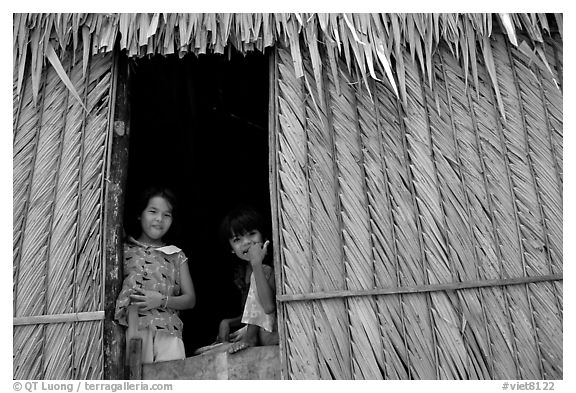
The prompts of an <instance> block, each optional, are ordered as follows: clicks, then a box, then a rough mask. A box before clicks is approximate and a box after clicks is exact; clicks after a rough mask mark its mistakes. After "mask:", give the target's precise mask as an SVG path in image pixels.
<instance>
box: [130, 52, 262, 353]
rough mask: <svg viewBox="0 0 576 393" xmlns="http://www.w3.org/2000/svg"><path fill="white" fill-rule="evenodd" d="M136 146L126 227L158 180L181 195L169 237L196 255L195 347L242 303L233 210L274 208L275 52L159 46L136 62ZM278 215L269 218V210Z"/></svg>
mask: <svg viewBox="0 0 576 393" xmlns="http://www.w3.org/2000/svg"><path fill="white" fill-rule="evenodd" d="M130 74H131V77H130V103H131V104H130V105H131V115H130V117H131V120H130V122H131V126H130V148H129V149H130V153H129V162H128V179H127V185H126V199H125V217H124V223H125V231H126V233H127V234H134V235H137V234H138V233H139V228H134V223H135V219H134V218H135V217H136V216H137V215H138V213H139V212H135V211H134V206H135V201H136V200H137V198H138V195H139V194H140V192H141V191H142V190H143V189H144V188H146V187H148V186H150V185H163V186H166V187H169V188H171V189H172V190H173V191H174V192H175V194H176V196H177V199H178V211H177V213H176V214H177V216H176V217H175V220H174V224H173V225H174V228H173V229H174V231H172V233H173V236H172V238H171V239H167V240H169V241H170V242H171V243H172V244H174V245H176V246H178V247H180V248H181V249H182V250H183V251H184V253H185V254H186V256H187V257H188V265H189V268H190V273H191V276H192V280H193V282H194V286H195V290H196V306H195V308H194V309H192V310H185V311H181V312H180V317H181V319H182V321H183V322H184V332H183V339H184V344H185V347H186V356H187V357H189V356H192V354H193V352H194V350H195V349H197V348H199V347H202V346H205V345H210V344H212V343H214V341H215V339H216V336H217V333H218V326H219V322H220V321H221V320H222V319H223V318H232V317H235V316H238V315H240V314H241V313H242V309H241V305H240V303H241V299H240V292H239V291H238V290H237V289H236V287H235V285H234V283H233V280H234V278H233V271H234V263H235V261H233V259H232V255H231V253H230V252H229V250H228V249H223V248H224V247H222V245H221V244H220V243H219V239H218V227H219V224H220V222H221V220H222V218H223V217H224V215H225V214H226V213H227V212H228V211H229V210H230V209H231V208H233V207H234V206H236V205H237V204H240V203H242V204H248V205H251V206H254V207H255V208H257V209H258V210H260V211H261V212H262V213H263V214H264V216H265V217H266V218H269V217H270V197H269V195H270V193H269V185H268V94H269V93H268V84H269V83H268V78H269V73H268V57H267V56H266V55H263V54H261V53H250V54H247V55H242V54H239V53H231V54H230V55H226V56H224V55H199V56H198V57H196V56H194V55H186V56H184V57H183V58H178V56H176V55H174V56H168V57H161V56H154V57H151V58H145V59H138V60H135V61H133V62H132V63H131V69H130ZM268 222H269V220H268Z"/></svg>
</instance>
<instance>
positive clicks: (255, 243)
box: [218, 207, 278, 353]
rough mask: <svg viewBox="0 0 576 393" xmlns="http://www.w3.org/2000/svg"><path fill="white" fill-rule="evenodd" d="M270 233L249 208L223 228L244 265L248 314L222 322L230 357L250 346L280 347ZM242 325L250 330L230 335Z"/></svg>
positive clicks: (229, 218)
mask: <svg viewBox="0 0 576 393" xmlns="http://www.w3.org/2000/svg"><path fill="white" fill-rule="evenodd" d="M266 233H267V232H266V231H265V225H264V221H263V219H262V216H261V215H260V214H259V213H258V212H257V211H256V210H254V209H252V208H249V207H240V208H237V209H235V210H233V211H232V212H230V213H229V214H228V215H227V216H226V217H225V218H224V220H223V221H222V224H221V226H220V236H221V238H222V240H223V241H224V242H225V243H227V245H228V246H229V247H230V249H231V252H232V254H234V255H235V256H236V257H238V258H239V259H240V260H241V261H242V262H243V265H242V266H243V269H240V272H241V274H240V277H238V278H239V280H237V281H238V283H237V285H238V286H239V287H240V289H241V291H242V292H243V296H242V297H243V301H244V312H243V314H242V316H239V317H236V318H231V319H224V320H222V322H221V323H220V328H219V332H218V338H219V340H220V341H222V342H228V341H231V342H233V344H232V345H231V346H230V348H229V350H228V351H229V352H230V353H234V352H237V351H240V350H241V349H244V348H247V347H250V346H256V345H275V344H278V328H277V323H276V284H275V280H274V270H273V269H272V267H271V266H269V265H267V264H265V263H264V262H265V260H266V259H267V257H268V256H269V253H268V248H269V243H270V242H269V241H268V240H267V239H266ZM244 299H245V300H244ZM241 324H246V326H245V327H244V328H242V329H240V330H237V331H235V332H233V333H230V332H231V330H232V329H234V328H237V327H239V326H241Z"/></svg>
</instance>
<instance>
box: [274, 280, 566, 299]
mask: <svg viewBox="0 0 576 393" xmlns="http://www.w3.org/2000/svg"><path fill="white" fill-rule="evenodd" d="M562 279H563V277H562V274H550V275H545V276H533V277H515V278H503V279H498V280H478V281H465V282H453V283H447V284H430V285H415V286H412V287H402V288H399V287H390V288H375V289H365V290H342V291H328V292H315V293H298V294H289V295H279V296H277V297H276V299H277V300H278V301H279V302H297V301H306V300H321V299H334V298H344V297H353V296H382V295H399V294H410V293H425V292H438V291H457V290H459V289H474V288H485V287H498V286H506V285H519V284H531V283H536V282H543V281H560V280H562Z"/></svg>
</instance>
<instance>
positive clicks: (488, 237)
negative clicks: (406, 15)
mask: <svg viewBox="0 0 576 393" xmlns="http://www.w3.org/2000/svg"><path fill="white" fill-rule="evenodd" d="M545 48H546V53H547V55H548V56H549V59H552V64H553V68H554V71H553V72H554V77H555V79H556V80H557V81H561V80H562V75H561V70H562V64H561V59H562V52H561V51H562V48H561V44H559V42H558V41H556V42H555V41H553V40H549V41H548V42H547V43H546V45H545ZM491 49H492V51H493V53H494V60H495V70H496V75H497V85H498V88H499V90H500V94H501V96H502V100H503V108H504V113H505V119H503V118H502V117H501V116H500V114H499V113H500V112H499V108H498V104H497V102H496V100H495V97H494V89H493V88H492V87H491V86H492V82H491V80H490V76H489V75H488V71H487V69H486V67H485V66H484V64H482V63H481V62H479V63H478V88H475V87H474V82H473V81H471V80H470V78H468V80H466V75H467V73H466V72H465V71H464V70H463V68H462V66H461V63H460V62H459V61H458V60H457V59H456V58H455V57H454V56H453V55H452V54H451V53H450V52H449V50H448V48H447V47H446V46H443V47H441V48H440V49H439V50H438V52H437V53H436V55H435V56H434V58H433V61H432V65H433V76H434V78H433V89H432V88H431V86H430V84H429V82H428V80H427V78H423V76H422V74H421V72H420V70H419V68H418V66H417V64H415V62H413V61H412V59H410V56H409V55H408V54H406V55H405V58H404V64H405V66H406V90H407V93H408V94H407V96H408V101H407V106H406V107H405V108H402V107H401V104H400V103H399V101H398V100H397V99H396V97H395V94H394V92H393V90H392V89H391V88H390V85H389V84H386V83H383V82H371V83H370V85H369V87H370V94H371V96H372V97H373V98H374V100H372V99H371V97H370V95H369V93H368V92H367V90H366V87H365V86H364V85H363V83H362V81H361V80H358V78H357V77H353V76H351V75H350V73H349V72H348V70H347V66H346V65H345V63H344V62H343V61H340V62H339V65H338V72H337V74H336V75H334V74H333V73H332V72H331V71H330V69H329V68H328V67H324V68H323V71H322V73H321V78H317V75H315V74H314V70H313V67H312V64H311V60H310V58H309V56H308V55H307V54H306V53H305V54H303V64H304V78H297V76H296V71H295V69H294V66H293V62H292V58H291V56H290V52H289V50H287V49H280V50H279V51H278V62H277V63H278V66H277V69H276V72H277V81H278V82H277V85H276V89H277V96H278V98H277V101H276V103H277V108H278V111H277V113H278V117H277V119H276V127H277V131H278V135H277V138H276V140H275V142H274V143H275V146H274V147H275V149H276V152H277V153H276V154H275V155H274V156H273V157H274V160H275V165H276V169H277V178H276V179H274V181H275V182H277V187H276V188H277V194H276V198H277V205H278V217H277V226H278V227H277V229H278V233H279V237H278V240H279V244H280V246H279V251H280V254H281V257H280V264H281V266H280V268H281V269H280V272H279V278H280V280H279V282H280V288H279V289H280V293H279V297H280V301H281V308H280V315H281V318H282V321H284V323H283V324H282V329H281V333H282V334H281V336H282V343H281V345H282V346H283V348H284V356H285V357H284V359H283V360H284V364H285V370H284V373H285V377H287V378H298V379H299V378H306V379H309V378H323V379H324V378H345V379H367V378H369V379H372V378H386V379H396V378H399V379H407V378H416V379H435V378H443V379H462V378H463V379H476V378H480V379H489V378H494V379H555V378H562V281H560V280H559V278H561V273H562V184H563V177H562V92H561V87H560V88H558V87H557V86H556V85H555V83H554V81H553V80H552V77H551V76H550V75H547V74H546V73H543V72H541V70H539V69H537V68H535V67H534V66H533V65H531V64H530V61H529V59H528V58H526V57H525V56H524V55H523V54H522V53H520V51H518V50H517V49H516V48H514V47H513V46H511V45H510V44H509V43H508V42H507V40H506V39H505V37H503V36H502V35H496V36H494V39H493V40H492V41H491ZM554 59H556V60H554ZM559 59H560V60H559ZM377 76H378V77H379V78H380V79H381V80H385V77H384V75H382V74H381V73H380V74H378V75H377ZM318 87H319V88H320V90H319V89H318ZM516 278H519V280H509V281H498V280H502V279H504V280H505V279H516ZM526 278H528V279H526ZM526 281H535V282H529V283H526ZM513 282H514V285H512V283H513ZM457 288H460V289H457Z"/></svg>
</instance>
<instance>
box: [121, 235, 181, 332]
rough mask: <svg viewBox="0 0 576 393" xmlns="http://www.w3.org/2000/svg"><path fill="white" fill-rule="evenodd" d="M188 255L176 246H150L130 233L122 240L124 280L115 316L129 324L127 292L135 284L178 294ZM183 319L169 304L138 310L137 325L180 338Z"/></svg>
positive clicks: (132, 292) (129, 291) (133, 289)
mask: <svg viewBox="0 0 576 393" xmlns="http://www.w3.org/2000/svg"><path fill="white" fill-rule="evenodd" d="M187 260H188V258H186V255H184V253H183V252H182V250H180V249H179V248H178V247H175V246H164V247H152V246H148V245H145V244H143V243H140V242H138V241H137V240H135V239H133V238H132V237H130V238H128V241H127V242H126V243H125V244H124V283H123V285H122V291H121V292H120V295H119V296H118V299H117V300H116V313H115V318H116V320H117V321H118V322H119V323H120V324H121V325H124V326H128V306H129V305H130V296H131V295H133V294H135V290H136V289H137V288H141V289H144V290H153V291H158V292H160V293H161V294H162V295H164V296H178V295H180V267H181V266H182V264H183V263H186V262H187ZM182 326H183V324H182V320H181V319H180V318H179V317H178V311H177V310H174V309H172V308H163V307H161V308H156V309H152V310H147V311H141V310H139V311H138V329H139V330H143V329H146V328H151V329H152V330H158V331H164V332H166V333H168V334H171V335H173V336H176V337H178V338H180V339H182Z"/></svg>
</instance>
